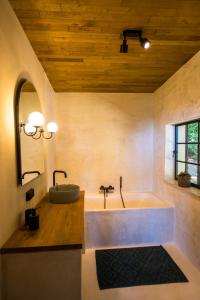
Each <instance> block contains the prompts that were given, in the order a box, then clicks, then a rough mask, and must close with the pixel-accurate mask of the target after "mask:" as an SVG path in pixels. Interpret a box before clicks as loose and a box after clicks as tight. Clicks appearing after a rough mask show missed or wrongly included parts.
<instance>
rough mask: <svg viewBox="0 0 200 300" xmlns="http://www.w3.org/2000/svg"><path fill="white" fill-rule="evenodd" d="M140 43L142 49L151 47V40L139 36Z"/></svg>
mask: <svg viewBox="0 0 200 300" xmlns="http://www.w3.org/2000/svg"><path fill="white" fill-rule="evenodd" d="M140 45H141V46H142V48H144V49H149V48H150V47H151V42H150V41H149V40H148V39H146V38H142V37H140Z"/></svg>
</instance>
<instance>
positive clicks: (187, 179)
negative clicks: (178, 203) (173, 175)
mask: <svg viewBox="0 0 200 300" xmlns="http://www.w3.org/2000/svg"><path fill="white" fill-rule="evenodd" d="M177 178H178V185H179V186H181V187H190V186H191V175H190V174H189V173H187V172H180V173H179V174H178V176H177Z"/></svg>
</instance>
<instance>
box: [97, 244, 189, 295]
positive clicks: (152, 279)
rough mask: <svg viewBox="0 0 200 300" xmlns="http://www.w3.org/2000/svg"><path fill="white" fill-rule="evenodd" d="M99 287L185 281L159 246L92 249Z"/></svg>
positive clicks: (174, 264)
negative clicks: (94, 254) (94, 252)
mask: <svg viewBox="0 0 200 300" xmlns="http://www.w3.org/2000/svg"><path fill="white" fill-rule="evenodd" d="M96 267H97V278H98V282H99V287H100V289H101V290H103V289H111V288H120V287H128V286H136V285H152V284H163V283H175V282H188V280H187V278H186V277H185V275H184V274H183V272H182V271H181V270H180V269H179V267H178V266H177V265H176V263H175V262H174V261H173V260H172V258H171V257H170V256H169V254H168V253H167V251H166V250H165V249H164V248H163V247H162V246H151V247H137V248H121V249H106V250H96Z"/></svg>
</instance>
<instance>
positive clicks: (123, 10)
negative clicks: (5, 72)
mask: <svg viewBox="0 0 200 300" xmlns="http://www.w3.org/2000/svg"><path fill="white" fill-rule="evenodd" d="M10 3H11V5H12V7H13V9H14V11H15V13H16V15H17V17H18V19H19V21H20V23H21V24H22V27H23V28H24V30H25V32H26V35H27V37H28V39H29V40H30V42H31V44H32V47H33V49H34V51H35V53H36V55H37V56H38V58H39V60H40V62H41V64H42V65H43V67H44V69H45V71H46V73H47V76H48V78H49V80H50V82H51V84H52V86H53V87H54V89H55V91H57V92H153V91H155V90H156V89H157V88H158V87H160V86H161V85H162V84H163V83H164V82H165V81H166V80H167V79H168V78H169V77H170V76H171V75H172V74H174V73H175V72H176V71H177V70H178V69H179V68H180V67H181V66H182V65H183V64H184V63H185V62H187V61H188V60H189V59H190V58H191V57H192V56H193V55H194V54H195V53H196V52H197V51H199V50H200V1H199V0H196V1H193V0H172V1H171V0H151V1H150V0H82V1H81V0H28V1H27V0H10ZM126 28H134V29H143V32H144V36H145V37H147V38H149V39H150V40H151V41H152V47H151V48H150V49H149V50H144V49H142V48H141V47H140V45H139V43H138V41H136V40H129V42H128V44H129V53H127V54H121V53H119V47H120V44H121V37H120V33H121V32H122V31H123V29H126Z"/></svg>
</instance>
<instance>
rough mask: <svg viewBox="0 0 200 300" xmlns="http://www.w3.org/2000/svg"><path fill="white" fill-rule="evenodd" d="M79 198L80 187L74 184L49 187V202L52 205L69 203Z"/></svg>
mask: <svg viewBox="0 0 200 300" xmlns="http://www.w3.org/2000/svg"><path fill="white" fill-rule="evenodd" d="M79 196H80V187H79V186H78V185H75V184H59V185H55V186H52V187H50V189H49V201H50V202H52V203H60V204H62V203H71V202H74V201H77V200H78V199H79Z"/></svg>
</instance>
